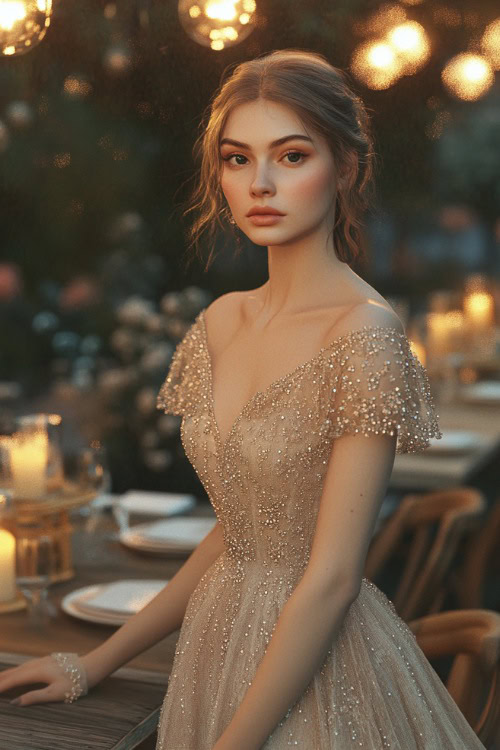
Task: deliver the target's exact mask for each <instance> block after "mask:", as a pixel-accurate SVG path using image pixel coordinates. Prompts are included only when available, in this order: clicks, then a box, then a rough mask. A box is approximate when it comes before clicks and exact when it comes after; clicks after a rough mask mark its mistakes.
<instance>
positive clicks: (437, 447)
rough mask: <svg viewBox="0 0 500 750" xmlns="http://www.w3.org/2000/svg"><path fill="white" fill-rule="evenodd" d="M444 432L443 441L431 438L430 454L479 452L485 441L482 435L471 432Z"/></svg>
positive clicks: (428, 450)
mask: <svg viewBox="0 0 500 750" xmlns="http://www.w3.org/2000/svg"><path fill="white" fill-rule="evenodd" d="M442 432H443V437H442V438H441V439H438V438H431V440H430V445H429V447H428V448H427V452H428V453H450V454H454V453H465V452H467V451H473V450H477V448H479V447H480V446H481V443H482V441H483V437H482V435H481V434H480V433H478V432H470V431H469V430H446V431H444V430H443V431H442Z"/></svg>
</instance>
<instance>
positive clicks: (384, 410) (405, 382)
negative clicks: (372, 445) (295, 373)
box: [329, 326, 443, 453]
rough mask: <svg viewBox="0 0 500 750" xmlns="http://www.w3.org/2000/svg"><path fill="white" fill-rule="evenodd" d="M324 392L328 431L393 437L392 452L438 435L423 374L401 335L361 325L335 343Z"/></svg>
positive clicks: (411, 448)
mask: <svg viewBox="0 0 500 750" xmlns="http://www.w3.org/2000/svg"><path fill="white" fill-rule="evenodd" d="M331 356H332V357H334V358H335V361H336V365H337V366H335V367H333V371H334V372H336V373H338V376H337V377H336V378H334V383H333V386H332V387H331V392H330V413H329V418H330V420H331V421H332V422H333V435H334V436H335V437H339V436H340V435H343V434H362V435H366V436H369V435H381V434H382V435H384V434H386V435H395V434H397V443H396V453H416V452H419V451H422V450H424V449H425V448H427V447H428V446H429V445H430V438H433V437H435V438H438V439H439V438H442V436H443V435H442V433H441V431H440V429H439V425H438V417H439V415H438V414H436V410H435V406H434V400H433V397H432V393H431V387H430V382H429V378H428V375H427V372H426V370H425V368H424V367H423V365H422V364H421V362H420V361H419V359H418V358H417V357H416V356H415V355H414V354H413V352H412V350H411V347H410V343H409V341H408V339H407V337H406V334H404V333H401V332H400V331H398V330H397V329H396V328H393V327H383V326H364V327H363V328H362V329H359V330H356V331H352V332H350V333H349V334H347V335H346V336H344V337H342V338H341V339H339V341H338V345H337V346H336V347H335V349H334V350H333V351H332V352H331Z"/></svg>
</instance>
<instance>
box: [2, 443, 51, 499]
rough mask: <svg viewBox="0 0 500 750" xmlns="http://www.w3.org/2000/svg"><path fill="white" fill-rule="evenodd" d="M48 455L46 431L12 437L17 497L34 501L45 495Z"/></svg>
mask: <svg viewBox="0 0 500 750" xmlns="http://www.w3.org/2000/svg"><path fill="white" fill-rule="evenodd" d="M48 453H49V440H48V435H47V432H46V430H36V431H33V432H30V433H28V434H26V435H23V434H20V433H16V434H15V435H13V436H12V438H11V440H10V446H9V454H10V465H11V471H12V484H13V488H14V493H15V495H16V497H19V498H26V499H30V500H34V499H37V498H40V497H42V495H43V494H44V493H45V489H46V475H47V459H48Z"/></svg>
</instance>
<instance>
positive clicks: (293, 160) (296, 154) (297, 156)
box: [285, 151, 306, 164]
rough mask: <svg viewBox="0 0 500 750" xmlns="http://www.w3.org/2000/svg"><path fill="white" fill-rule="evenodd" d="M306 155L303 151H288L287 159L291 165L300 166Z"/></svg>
mask: <svg viewBox="0 0 500 750" xmlns="http://www.w3.org/2000/svg"><path fill="white" fill-rule="evenodd" d="M305 156H306V154H303V153H302V151H287V153H286V154H285V157H287V158H288V159H289V160H290V164H299V163H300V161H302V160H303V159H304V158H305Z"/></svg>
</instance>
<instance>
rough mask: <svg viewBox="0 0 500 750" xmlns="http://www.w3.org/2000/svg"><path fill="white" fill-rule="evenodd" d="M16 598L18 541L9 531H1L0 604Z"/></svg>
mask: <svg viewBox="0 0 500 750" xmlns="http://www.w3.org/2000/svg"><path fill="white" fill-rule="evenodd" d="M15 597H16V540H15V537H14V535H13V534H11V533H10V531H7V529H0V602H10V601H12V599H15Z"/></svg>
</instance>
